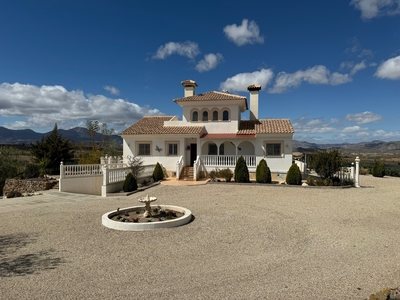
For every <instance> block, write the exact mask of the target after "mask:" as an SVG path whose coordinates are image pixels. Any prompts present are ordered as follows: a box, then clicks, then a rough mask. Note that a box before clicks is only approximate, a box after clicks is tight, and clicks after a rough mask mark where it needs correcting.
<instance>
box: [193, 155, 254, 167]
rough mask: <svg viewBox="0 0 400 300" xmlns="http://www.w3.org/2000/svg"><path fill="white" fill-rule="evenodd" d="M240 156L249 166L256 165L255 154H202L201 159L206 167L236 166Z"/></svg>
mask: <svg viewBox="0 0 400 300" xmlns="http://www.w3.org/2000/svg"><path fill="white" fill-rule="evenodd" d="M240 156H243V158H244V160H245V161H246V164H247V166H248V167H255V166H256V156H255V155H201V156H200V159H201V161H202V162H203V164H204V166H206V167H234V166H235V165H236V162H237V160H238V159H239V157H240Z"/></svg>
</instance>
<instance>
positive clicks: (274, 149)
mask: <svg viewBox="0 0 400 300" xmlns="http://www.w3.org/2000/svg"><path fill="white" fill-rule="evenodd" d="M266 148H267V156H281V144H278V143H277V144H267V147H266Z"/></svg>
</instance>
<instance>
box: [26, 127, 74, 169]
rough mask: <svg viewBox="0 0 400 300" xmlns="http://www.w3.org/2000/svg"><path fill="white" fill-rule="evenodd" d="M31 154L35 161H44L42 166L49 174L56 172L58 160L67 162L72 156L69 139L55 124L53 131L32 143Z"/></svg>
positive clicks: (58, 164) (58, 166)
mask: <svg viewBox="0 0 400 300" xmlns="http://www.w3.org/2000/svg"><path fill="white" fill-rule="evenodd" d="M31 151H32V154H33V155H34V156H35V158H36V162H37V163H44V164H45V165H44V166H43V168H44V169H45V170H46V171H47V172H49V173H50V174H58V172H59V170H60V162H61V161H64V162H68V161H71V160H72V158H73V152H72V146H71V144H70V142H69V140H66V139H64V138H62V136H61V135H60V134H59V133H58V129H57V124H55V125H54V129H53V131H52V132H51V133H50V134H49V135H48V136H46V137H43V138H42V140H41V141H40V142H37V143H36V144H33V145H32V150H31Z"/></svg>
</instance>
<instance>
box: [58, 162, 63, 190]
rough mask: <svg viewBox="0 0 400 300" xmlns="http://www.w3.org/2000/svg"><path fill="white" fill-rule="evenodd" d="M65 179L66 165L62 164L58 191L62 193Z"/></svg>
mask: <svg viewBox="0 0 400 300" xmlns="http://www.w3.org/2000/svg"><path fill="white" fill-rule="evenodd" d="M63 179H64V163H63V162H62V161H61V162H60V179H59V180H58V191H59V192H62V180H63Z"/></svg>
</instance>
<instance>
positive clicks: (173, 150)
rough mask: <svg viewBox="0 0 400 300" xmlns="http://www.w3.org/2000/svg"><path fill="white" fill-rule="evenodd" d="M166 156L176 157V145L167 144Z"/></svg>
mask: <svg viewBox="0 0 400 300" xmlns="http://www.w3.org/2000/svg"><path fill="white" fill-rule="evenodd" d="M167 151H168V155H178V144H177V143H168V144H167Z"/></svg>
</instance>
